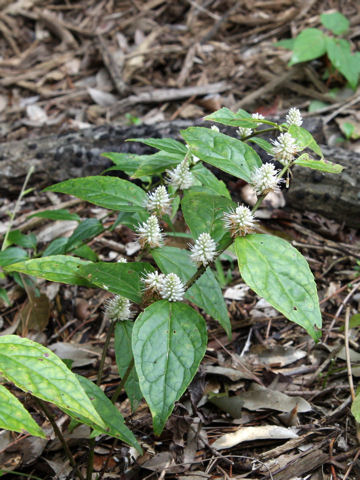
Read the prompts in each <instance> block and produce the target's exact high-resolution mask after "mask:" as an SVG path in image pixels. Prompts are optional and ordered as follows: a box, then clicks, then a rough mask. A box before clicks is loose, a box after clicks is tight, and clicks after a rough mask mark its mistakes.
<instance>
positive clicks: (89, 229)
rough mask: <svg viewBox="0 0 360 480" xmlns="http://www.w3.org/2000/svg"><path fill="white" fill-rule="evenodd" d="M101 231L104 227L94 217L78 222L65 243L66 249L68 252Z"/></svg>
mask: <svg viewBox="0 0 360 480" xmlns="http://www.w3.org/2000/svg"><path fill="white" fill-rule="evenodd" d="M103 231H104V227H103V226H102V223H101V222H99V220H97V219H96V218H87V219H86V220H84V221H83V222H81V223H79V225H78V226H77V227H76V229H75V230H74V232H73V234H72V235H71V237H69V239H68V241H67V244H66V251H67V252H68V251H70V250H71V249H73V248H75V247H78V246H80V245H81V244H82V242H83V241H84V240H88V239H89V238H93V237H96V236H97V235H99V234H100V233H102V232H103Z"/></svg>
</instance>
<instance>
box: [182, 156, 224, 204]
mask: <svg viewBox="0 0 360 480" xmlns="http://www.w3.org/2000/svg"><path fill="white" fill-rule="evenodd" d="M191 173H192V174H193V175H194V176H195V178H197V179H198V180H199V182H200V183H201V184H202V185H204V186H205V187H208V188H210V189H211V190H212V191H213V192H214V193H215V194H217V195H222V196H224V197H226V198H231V195H230V192H229V190H228V189H227V188H226V185H225V183H224V182H223V181H222V180H218V179H217V178H216V176H215V175H214V174H213V173H212V172H211V171H210V170H209V169H208V168H206V167H204V165H203V164H202V163H197V164H196V165H195V167H194V168H193V169H192V170H191Z"/></svg>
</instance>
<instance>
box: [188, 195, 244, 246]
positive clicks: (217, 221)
mask: <svg viewBox="0 0 360 480" xmlns="http://www.w3.org/2000/svg"><path fill="white" fill-rule="evenodd" d="M235 206H236V205H235V203H234V202H233V201H232V200H230V199H228V198H225V197H218V196H215V195H211V194H208V193H203V192H196V191H192V190H188V191H186V192H185V194H184V197H183V199H182V202H181V208H182V212H183V215H184V219H185V222H186V223H187V225H188V227H189V228H190V230H191V233H192V235H193V237H194V240H196V239H197V238H198V236H199V235H200V234H201V233H204V232H206V233H210V235H211V237H212V238H213V239H214V240H215V242H217V243H219V242H220V241H221V239H222V238H223V237H224V236H226V237H227V239H229V235H230V234H229V233H228V232H227V230H225V228H224V221H223V216H224V212H226V211H229V210H231V209H232V208H233V207H235Z"/></svg>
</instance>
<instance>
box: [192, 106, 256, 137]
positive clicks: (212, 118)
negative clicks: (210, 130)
mask: <svg viewBox="0 0 360 480" xmlns="http://www.w3.org/2000/svg"><path fill="white" fill-rule="evenodd" d="M205 120H207V121H208V122H216V123H221V124H222V125H229V126H230V127H244V128H254V127H256V126H257V124H258V122H256V121H255V120H254V119H253V118H252V117H251V115H250V113H248V112H246V111H245V110H239V111H238V112H237V113H234V112H232V111H231V110H229V109H228V108H226V107H223V108H220V110H217V111H216V112H214V113H212V114H211V115H207V116H206V117H205ZM185 131H186V130H185ZM215 133H216V132H215Z"/></svg>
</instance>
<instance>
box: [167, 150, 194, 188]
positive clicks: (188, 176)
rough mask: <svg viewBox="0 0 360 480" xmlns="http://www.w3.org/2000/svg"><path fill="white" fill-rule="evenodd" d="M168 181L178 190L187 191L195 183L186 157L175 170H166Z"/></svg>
mask: <svg viewBox="0 0 360 480" xmlns="http://www.w3.org/2000/svg"><path fill="white" fill-rule="evenodd" d="M166 173H167V178H166V181H167V183H168V184H169V185H172V186H173V187H175V188H176V189H180V190H186V189H187V188H190V187H191V186H192V185H193V183H194V177H193V174H192V173H191V172H190V169H189V161H188V159H187V158H186V157H185V158H184V160H183V161H182V162H181V163H180V164H179V165H178V166H177V167H176V168H174V169H173V170H166Z"/></svg>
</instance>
